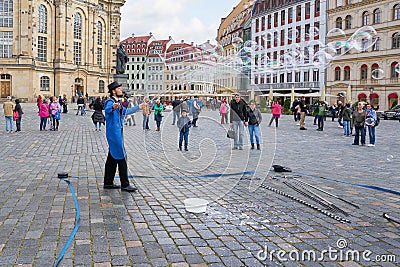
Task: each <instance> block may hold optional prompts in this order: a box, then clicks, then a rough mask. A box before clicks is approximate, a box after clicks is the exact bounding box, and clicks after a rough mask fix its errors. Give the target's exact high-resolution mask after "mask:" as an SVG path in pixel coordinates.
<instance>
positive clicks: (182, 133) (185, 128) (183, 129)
mask: <svg viewBox="0 0 400 267" xmlns="http://www.w3.org/2000/svg"><path fill="white" fill-rule="evenodd" d="M176 125H177V126H178V129H179V151H182V143H183V140H185V143H184V145H185V151H188V145H189V128H190V127H191V126H192V122H191V121H190V119H189V117H188V116H187V111H186V110H182V113H181V116H180V118H179V119H178V122H177V124H176Z"/></svg>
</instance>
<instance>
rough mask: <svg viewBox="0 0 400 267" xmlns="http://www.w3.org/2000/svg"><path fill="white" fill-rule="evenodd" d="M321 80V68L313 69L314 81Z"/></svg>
mask: <svg viewBox="0 0 400 267" xmlns="http://www.w3.org/2000/svg"><path fill="white" fill-rule="evenodd" d="M318 81H319V70H314V71H313V82H318Z"/></svg>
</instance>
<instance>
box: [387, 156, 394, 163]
mask: <svg viewBox="0 0 400 267" xmlns="http://www.w3.org/2000/svg"><path fill="white" fill-rule="evenodd" d="M393 158H394V157H393V155H388V156H387V158H386V160H387V161H389V162H391V161H393Z"/></svg>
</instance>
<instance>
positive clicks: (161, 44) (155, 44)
mask: <svg viewBox="0 0 400 267" xmlns="http://www.w3.org/2000/svg"><path fill="white" fill-rule="evenodd" d="M170 41H171V40H154V41H152V42H151V43H150V44H149V45H148V49H147V56H148V57H158V56H159V55H162V54H164V53H165V51H166V49H167V45H168V43H169V42H170Z"/></svg>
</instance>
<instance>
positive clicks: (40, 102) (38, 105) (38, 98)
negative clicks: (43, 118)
mask: <svg viewBox="0 0 400 267" xmlns="http://www.w3.org/2000/svg"><path fill="white" fill-rule="evenodd" d="M42 102H43V99H42V96H41V95H38V97H37V99H36V106H37V107H38V111H40V105H41V104H42Z"/></svg>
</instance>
